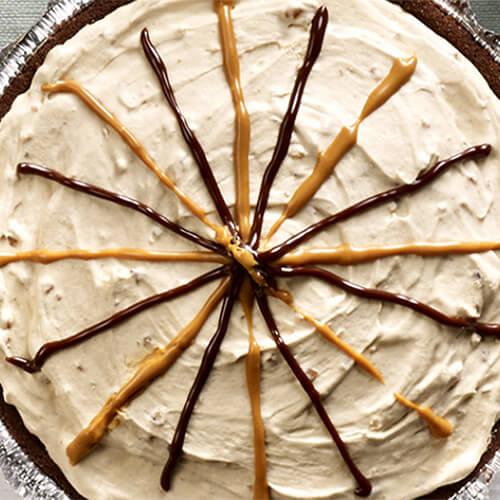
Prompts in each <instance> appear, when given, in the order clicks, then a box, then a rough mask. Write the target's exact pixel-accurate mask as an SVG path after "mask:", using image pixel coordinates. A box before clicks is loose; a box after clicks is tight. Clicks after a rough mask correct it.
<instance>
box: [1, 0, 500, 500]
mask: <svg viewBox="0 0 500 500" xmlns="http://www.w3.org/2000/svg"><path fill="white" fill-rule="evenodd" d="M132 1H133V0H94V2H93V3H92V5H91V6H89V7H87V8H85V9H84V10H82V11H81V12H80V13H79V14H78V15H76V16H75V17H74V18H72V19H71V20H70V21H67V22H65V23H63V24H62V25H61V26H59V27H58V28H57V29H56V31H55V33H54V34H53V35H51V36H50V37H49V39H48V40H47V41H46V42H45V43H44V44H43V45H42V46H41V47H40V48H39V49H38V50H37V52H36V53H35V54H33V55H32V56H31V57H30V58H29V59H28V61H27V62H26V64H25V67H24V68H23V72H22V73H21V74H20V75H18V76H16V77H15V78H14V79H13V80H12V81H11V83H10V84H9V85H8V87H7V89H6V90H5V92H4V94H3V95H2V96H1V97H0V118H2V117H3V116H4V115H5V114H6V113H7V112H8V111H9V109H10V107H11V105H12V103H13V102H14V100H15V98H16V97H17V96H18V95H20V94H22V93H24V92H25V91H26V90H28V88H29V87H30V85H31V81H32V79H33V76H34V74H35V72H36V71H37V69H38V68H39V67H40V65H41V64H43V62H44V60H45V57H46V55H47V53H48V52H49V51H50V50H51V49H52V48H53V47H54V46H56V45H59V44H61V43H64V42H65V41H66V40H68V39H69V38H71V37H73V36H74V35H75V34H76V33H77V32H78V31H79V30H80V29H82V28H83V27H84V26H86V25H88V24H91V23H94V22H95V21H98V20H99V19H102V18H103V17H105V16H106V15H107V14H109V13H110V12H112V11H113V10H115V9H116V8H118V7H120V6H122V5H125V4H127V3H130V2H132ZM390 1H392V2H393V3H397V4H399V5H401V7H402V8H403V9H405V10H406V11H408V12H409V13H410V14H412V15H414V16H415V17H416V18H418V19H419V20H420V21H422V22H423V23H424V24H426V25H427V26H428V27H429V28H431V29H432V30H433V31H435V32H436V33H438V34H439V35H440V36H442V37H443V38H445V39H447V40H448V41H449V42H451V43H452V44H453V45H454V46H455V47H456V48H457V49H458V50H460V51H461V52H462V53H463V54H464V55H465V56H466V57H467V58H468V59H470V60H471V61H472V63H473V64H474V65H475V66H476V67H477V68H478V69H479V71H480V72H481V73H482V74H483V76H484V78H485V79H486V80H487V82H488V83H489V85H490V87H491V88H492V90H493V92H494V93H495V94H496V95H497V96H498V97H500V65H499V64H498V63H497V62H496V61H495V60H494V59H493V58H492V56H491V55H490V54H489V53H488V51H487V50H486V49H484V48H483V47H481V46H480V45H479V44H478V43H477V42H476V41H475V40H474V39H473V37H472V35H471V34H470V33H469V32H468V31H467V30H466V29H465V28H464V27H462V26H461V25H460V23H459V22H458V21H457V20H455V19H454V18H452V17H451V16H450V15H448V14H446V13H445V12H444V11H443V10H442V9H441V8H440V7H439V6H437V5H436V4H435V3H434V2H433V1H432V0H390ZM0 419H1V420H2V421H3V422H4V423H5V425H6V426H7V429H8V430H9V432H10V433H11V434H12V436H13V437H14V438H15V439H16V441H17V442H18V443H19V445H20V446H21V448H22V449H23V450H24V451H25V452H26V453H27V454H28V455H29V456H30V458H31V459H32V460H33V461H34V462H35V463H36V464H37V465H38V466H39V467H40V468H41V470H42V471H43V472H44V473H46V474H47V475H48V476H50V477H51V478H52V479H54V480H55V481H56V483H57V484H59V485H60V486H61V487H62V488H63V489H64V491H65V492H66V493H67V494H68V495H69V496H70V498H72V499H74V500H81V499H82V500H84V497H82V496H81V495H80V494H78V493H77V492H76V490H75V489H74V488H73V487H72V486H71V485H70V484H69V482H68V481H67V480H66V478H65V477H64V475H63V474H62V472H61V471H60V469H59V468H58V466H57V465H56V464H55V463H54V462H53V461H52V460H51V459H50V457H49V456H48V454H47V453H46V451H45V448H44V446H43V444H42V443H40V441H39V440H38V439H37V438H36V437H34V436H32V435H31V434H30V433H29V432H28V431H27V429H26V428H25V427H24V425H23V423H22V420H21V418H20V416H19V414H18V412H17V411H16V409H15V408H14V407H12V406H10V405H8V404H6V403H5V401H4V398H3V393H2V391H1V387H0ZM498 427H499V426H498V425H497V426H496V427H495V430H494V432H493V434H492V436H493V437H492V440H491V443H490V446H489V448H488V450H487V452H486V453H485V455H484V456H483V458H482V460H481V462H480V464H479V465H478V466H477V468H476V470H475V471H474V472H473V473H472V474H471V475H470V476H469V477H468V478H466V479H465V480H463V481H461V482H460V483H457V484H455V485H451V486H447V487H445V488H441V489H439V490H437V491H436V492H435V493H433V494H431V495H427V496H426V497H425V498H426V499H435V500H437V499H445V498H449V497H450V496H451V495H452V494H453V493H456V492H457V491H458V490H459V489H460V488H461V487H462V486H463V485H464V484H466V482H467V481H469V480H470V479H472V478H474V477H476V476H477V475H478V474H479V472H480V470H481V468H482V467H483V466H484V464H485V463H486V462H487V461H488V460H489V459H490V458H491V457H492V456H493V455H494V453H495V451H496V450H497V449H499V447H500V436H499V433H498Z"/></svg>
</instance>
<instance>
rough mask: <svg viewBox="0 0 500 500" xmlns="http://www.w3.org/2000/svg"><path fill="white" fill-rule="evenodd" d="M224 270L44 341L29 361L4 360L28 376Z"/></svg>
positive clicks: (203, 276) (219, 274) (208, 281)
mask: <svg viewBox="0 0 500 500" xmlns="http://www.w3.org/2000/svg"><path fill="white" fill-rule="evenodd" d="M227 272H228V269H227V267H226V266H223V267H219V268H218V269H215V270H214V271H210V272H208V273H206V274H203V275H202V276H200V277H198V278H196V279H194V280H192V281H190V282H189V283H186V284H185V285H182V286H179V287H177V288H173V289H171V290H168V291H166V292H162V293H159V294H157V295H153V296H151V297H148V298H147V299H144V300H141V301H140V302H136V303H135V304H133V305H131V306H129V307H127V308H126V309H123V310H122V311H119V312H117V313H115V314H113V315H112V316H110V317H109V318H107V319H105V320H103V321H101V322H99V323H97V324H95V325H93V326H90V327H88V328H85V330H82V331H81V332H79V333H76V334H75V335H72V336H71V337H67V338H65V339H62V340H56V341H53V342H48V343H47V344H44V345H43V346H42V347H41V348H40V349H39V350H38V352H37V353H36V355H35V357H34V358H33V359H27V358H21V357H8V358H6V359H7V361H8V362H9V363H12V364H13V365H16V366H18V367H19V368H22V369H23V370H24V371H26V372H28V373H36V372H39V371H40V370H41V369H42V366H43V365H44V364H45V362H46V361H47V360H48V359H49V358H50V357H51V356H53V355H54V354H56V353H58V352H60V351H63V350H65V349H69V348H70V347H73V346H75V345H78V344H81V343H82V342H84V341H85V340H88V339H90V338H92V337H95V336H96V335H99V334H100V333H102V332H104V331H105V330H107V329H109V328H113V327H114V326H117V325H119V324H120V323H122V322H124V321H126V320H127V319H129V318H131V317H132V316H135V315H136V314H139V313H140V312H142V311H145V310H147V309H150V308H151V307H154V306H156V305H158V304H162V303H164V302H167V301H170V300H173V299H175V298H178V297H181V296H182V295H186V294H187V293H189V292H191V291H193V290H196V289H197V288H199V287H201V286H202V285H205V284H207V283H210V282H211V281H213V280H215V279H217V278H221V277H223V276H224V275H226V274H227Z"/></svg>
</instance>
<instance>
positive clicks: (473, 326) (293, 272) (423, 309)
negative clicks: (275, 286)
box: [273, 266, 500, 338]
mask: <svg viewBox="0 0 500 500" xmlns="http://www.w3.org/2000/svg"><path fill="white" fill-rule="evenodd" d="M273 270H274V272H275V273H276V275H277V276H281V277H284V278H289V277H293V276H311V277H314V278H319V279H320V280H322V281H326V282H328V283H331V284H332V285H335V286H337V287H339V288H341V289H342V290H344V291H346V292H349V293H352V294H353V295H357V296H358V297H363V298H365V299H376V300H380V301H382V302H391V303H393V304H399V305H400V306H404V307H407V308H409V309H413V310H414V311H416V312H418V313H420V314H423V315H424V316H427V317H429V318H431V319H433V320H434V321H437V322H438V323H441V324H442V325H446V326H451V327H454V328H467V329H470V330H473V331H475V332H477V333H479V334H481V335H488V336H493V337H497V338H500V324H497V323H481V322H479V321H477V319H476V318H460V317H459V316H448V315H446V314H444V313H442V312H440V311H438V310H437V309H434V308H433V307H431V306H429V305H427V304H424V303H423V302H420V301H419V300H416V299H413V298H411V297H407V296H406V295H401V294H399V293H392V292H386V291H385V290H378V289H376V288H366V287H364V286H362V285H358V284H357V283H351V282H350V281H347V280H346V279H344V278H341V277H340V276H337V275H336V274H333V273H331V272H329V271H325V270H324V269H320V268H318V267H313V266H296V267H280V268H274V269H273Z"/></svg>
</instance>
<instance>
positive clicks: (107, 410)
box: [66, 278, 229, 465]
mask: <svg viewBox="0 0 500 500" xmlns="http://www.w3.org/2000/svg"><path fill="white" fill-rule="evenodd" d="M228 287H229V278H225V279H224V280H223V281H222V283H221V284H220V285H219V287H218V288H217V289H216V290H215V291H214V292H213V293H212V294H211V295H210V297H209V298H208V300H207V302H206V303H205V305H204V306H203V307H202V309H201V310H200V312H199V313H198V314H197V315H196V316H195V317H194V319H193V320H192V321H191V322H190V323H189V324H188V325H187V326H185V327H184V328H183V329H182V330H181V331H180V332H179V333H178V334H177V335H176V336H175V337H174V338H173V339H172V341H171V342H170V343H169V344H168V345H167V346H166V347H164V348H162V349H159V348H158V349H155V351H154V352H152V353H151V354H149V355H148V356H146V357H145V358H144V359H143V360H142V361H141V362H140V364H139V367H138V368H137V370H136V371H135V373H134V375H133V376H132V377H131V378H130V379H129V380H128V381H127V383H126V384H124V385H123V386H122V387H121V388H120V389H119V390H118V391H117V392H115V394H113V396H111V398H109V400H108V401H107V402H106V404H105V405H104V406H103V408H102V409H101V411H100V412H99V413H98V414H97V415H96V416H95V417H94V418H93V419H92V421H91V422H90V424H89V425H88V427H86V428H85V429H83V430H82V431H81V432H80V433H79V434H78V436H77V437H76V438H75V439H74V440H73V441H72V442H71V444H70V445H69V446H68V447H67V449H66V453H67V455H68V458H69V460H70V463H71V465H76V464H77V463H78V462H80V461H81V460H82V459H83V458H85V457H86V456H87V455H88V454H89V453H90V452H91V451H92V450H93V449H94V448H95V447H96V445H97V444H98V443H99V442H100V441H101V440H102V438H103V437H104V435H105V434H106V431H107V429H108V428H109V426H110V425H111V424H112V422H113V420H114V418H115V417H116V415H117V414H118V412H119V411H120V409H121V408H123V407H124V406H126V405H127V404H129V403H130V402H131V401H132V400H133V399H134V398H135V397H136V396H137V395H139V394H140V393H141V392H142V391H144V390H145V389H146V388H147V387H149V386H150V385H151V384H152V383H153V381H154V380H156V379H157V378H158V377H161V376H162V375H164V374H165V373H166V372H167V371H168V370H169V368H170V367H171V366H172V365H173V364H174V363H175V361H177V359H178V358H179V357H180V355H181V354H182V353H183V352H184V351H185V350H186V349H187V348H188V347H189V346H190V345H191V344H192V343H193V342H194V340H195V338H196V336H197V335H198V333H199V331H200V330H201V327H202V326H203V325H204V323H205V321H206V320H207V319H208V317H209V316H210V315H211V314H212V312H213V311H214V309H215V308H216V307H217V305H218V304H219V302H220V301H221V300H222V297H223V296H224V294H225V293H226V291H227V289H228Z"/></svg>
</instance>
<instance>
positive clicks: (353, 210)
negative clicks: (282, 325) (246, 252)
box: [259, 144, 491, 262]
mask: <svg viewBox="0 0 500 500" xmlns="http://www.w3.org/2000/svg"><path fill="white" fill-rule="evenodd" d="M490 152H491V146H490V145H489V144H481V145H480V146H473V147H471V148H469V149H467V150H465V151H464V152H463V153H459V154H457V155H454V156H452V157H451V158H448V159H447V160H441V161H440V162H438V163H436V165H434V166H433V167H432V168H430V169H428V170H426V171H425V172H423V173H422V174H420V175H419V176H418V177H417V178H416V179H415V180H414V181H413V182H410V183H408V184H404V185H402V186H399V187H397V188H393V189H389V190H388V191H384V192H383V193H379V194H376V195H374V196H370V197H369V198H366V199H364V200H362V201H359V202H358V203H355V204H354V205H351V206H350V207H348V208H345V209H344V210H341V211H340V212H337V213H336V214H333V215H330V217H327V218H326V219H323V220H321V221H319V222H316V224H313V225H311V226H309V227H308V228H306V229H304V230H303V231H301V232H300V233H298V234H296V235H295V236H292V237H291V238H289V239H287V240H286V241H285V242H284V243H281V244H280V245H278V246H276V247H274V248H271V249H270V250H266V251H265V252H260V253H259V259H260V260H261V261H263V262H267V261H271V260H275V259H279V258H280V257H282V256H283V255H285V254H287V253H288V252H290V251H291V250H293V249H294V248H296V247H298V246H299V245H301V244H302V243H305V242H306V241H307V240H309V239H310V238H312V237H313V236H315V235H317V234H319V233H320V232H322V231H324V230H325V229H327V228H328V227H330V226H333V225H334V224H338V223H339V222H343V221H345V220H347V219H350V218H351V217H354V216H355V215H359V214H361V213H363V212H365V211H367V210H370V209H371V208H375V207H378V206H379V205H382V204H383V203H387V202H388V201H392V200H395V199H397V198H400V197H401V196H404V195H407V194H410V193H414V192H415V191H418V190H419V189H422V188H423V187H424V186H426V185H427V184H429V183H430V182H432V181H433V180H434V179H436V178H437V177H439V176H440V175H441V174H443V173H444V172H445V171H446V170H448V169H449V168H450V167H451V166H453V165H455V164H457V163H459V162H462V161H465V160H472V159H476V158H477V159H479V158H483V157H485V156H488V155H489V154H490Z"/></svg>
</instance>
